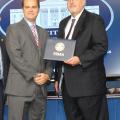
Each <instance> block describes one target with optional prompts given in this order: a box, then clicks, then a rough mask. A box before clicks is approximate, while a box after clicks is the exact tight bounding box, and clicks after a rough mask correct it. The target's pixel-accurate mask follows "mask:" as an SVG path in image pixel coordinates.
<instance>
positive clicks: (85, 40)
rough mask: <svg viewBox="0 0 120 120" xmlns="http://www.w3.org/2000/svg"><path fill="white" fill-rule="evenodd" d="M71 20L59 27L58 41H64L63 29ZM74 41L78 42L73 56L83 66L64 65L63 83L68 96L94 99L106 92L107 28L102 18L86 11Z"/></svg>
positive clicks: (78, 25)
mask: <svg viewBox="0 0 120 120" xmlns="http://www.w3.org/2000/svg"><path fill="white" fill-rule="evenodd" d="M69 19H70V16H68V17H67V18H65V19H63V20H62V21H61V22H60V25H59V32H58V37H59V38H64V34H65V33H64V29H65V27H66V25H67V22H68V20H69ZM72 39H74V40H76V47H75V52H74V56H78V57H79V58H80V61H81V65H76V66H74V67H73V66H70V65H67V64H64V79H65V84H66V88H67V90H68V93H69V94H70V96H72V97H80V96H91V95H99V94H104V93H105V92H106V75H105V68H104V63H103V58H104V55H105V54H106V52H107V47H108V41H107V35H106V31H105V26H104V23H103V20H102V18H101V17H100V16H99V15H96V14H94V13H90V12H88V11H86V10H84V11H83V13H82V15H81V16H80V18H79V20H78V22H77V24H76V26H75V30H74V33H73V36H72ZM61 65H62V63H57V65H56V66H57V67H56V68H57V70H56V71H57V73H56V79H57V80H59V79H60V74H61Z"/></svg>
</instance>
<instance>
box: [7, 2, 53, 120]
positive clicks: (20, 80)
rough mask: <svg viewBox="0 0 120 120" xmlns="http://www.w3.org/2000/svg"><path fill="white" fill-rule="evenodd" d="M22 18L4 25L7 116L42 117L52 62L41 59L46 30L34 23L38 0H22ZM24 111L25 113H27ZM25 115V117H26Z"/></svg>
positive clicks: (20, 118)
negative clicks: (6, 58) (6, 52)
mask: <svg viewBox="0 0 120 120" xmlns="http://www.w3.org/2000/svg"><path fill="white" fill-rule="evenodd" d="M22 7H23V13H24V18H23V19H22V20H21V21H20V22H18V23H15V24H12V25H10V26H9V27H8V29H7V35H6V38H7V40H6V48H7V51H8V55H9V58H10V70H9V74H8V81H7V85H6V91H5V92H6V94H7V98H8V108H9V111H8V119H9V120H24V119H25V120H28V119H29V120H44V117H45V108H46V97H47V91H46V85H47V84H46V83H47V82H48V81H49V79H50V76H51V68H52V67H51V62H50V61H47V60H44V59H43V53H44V48H45V44H46V40H47V38H48V33H47V32H46V31H45V30H44V29H43V28H41V27H39V26H37V25H36V23H35V21H36V17H37V15H38V12H39V0H22ZM26 115H27V116H26ZM26 118H28V119H26Z"/></svg>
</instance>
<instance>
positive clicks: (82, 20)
mask: <svg viewBox="0 0 120 120" xmlns="http://www.w3.org/2000/svg"><path fill="white" fill-rule="evenodd" d="M85 17H86V10H84V11H83V13H82V14H81V16H80V18H79V20H78V22H77V24H76V26H75V29H74V32H73V36H72V39H76V38H77V36H78V34H80V33H81V32H82V31H83V30H84V28H85Z"/></svg>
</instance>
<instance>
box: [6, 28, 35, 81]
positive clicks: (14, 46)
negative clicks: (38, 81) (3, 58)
mask: <svg viewBox="0 0 120 120" xmlns="http://www.w3.org/2000/svg"><path fill="white" fill-rule="evenodd" d="M6 38H7V40H6V49H7V52H8V55H9V58H10V62H11V64H12V65H13V66H14V68H15V69H16V70H17V71H18V72H19V73H20V74H21V75H22V76H23V77H24V78H25V79H26V80H28V81H29V80H31V79H32V77H33V76H34V75H35V73H36V72H37V71H36V70H35V69H34V68H33V67H32V66H31V65H30V64H28V62H27V61H26V60H25V59H24V58H23V56H22V50H21V48H20V44H19V36H18V34H17V33H16V32H15V29H13V27H12V26H11V27H8V30H7V35H6Z"/></svg>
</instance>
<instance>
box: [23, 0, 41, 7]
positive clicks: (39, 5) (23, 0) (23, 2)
mask: <svg viewBox="0 0 120 120" xmlns="http://www.w3.org/2000/svg"><path fill="white" fill-rule="evenodd" d="M24 1H25V0H22V8H23V7H24ZM36 1H37V3H38V7H39V8H40V2H39V0H36Z"/></svg>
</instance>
